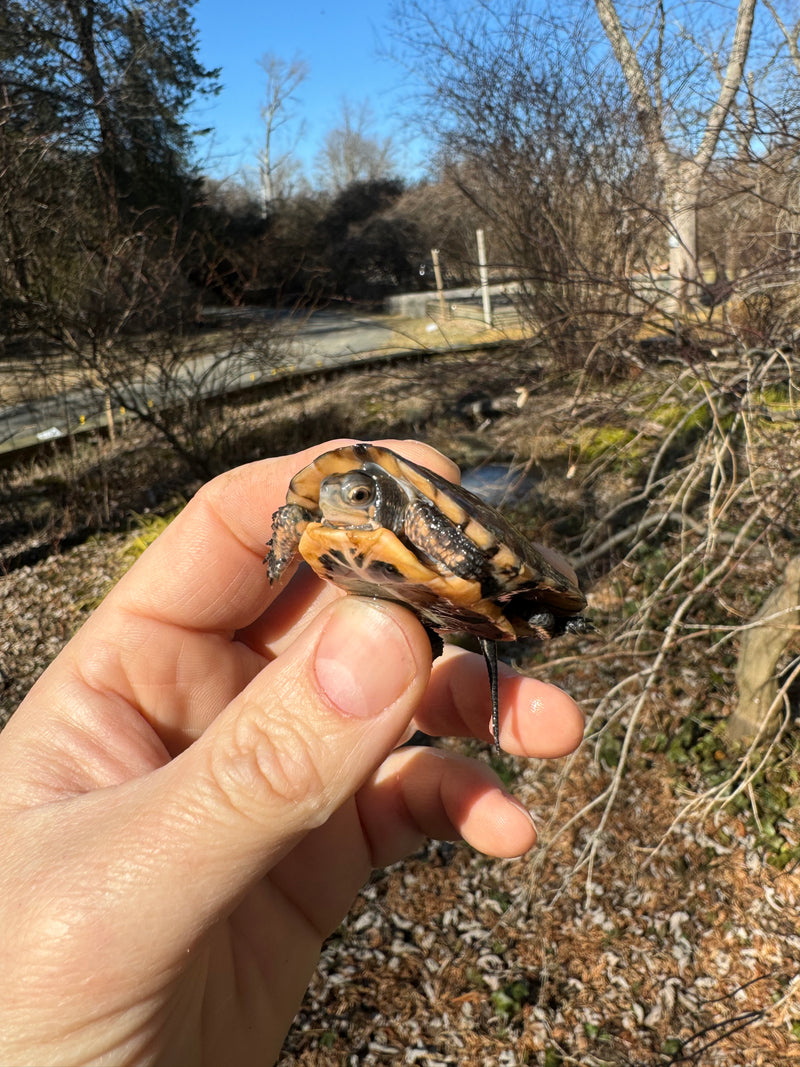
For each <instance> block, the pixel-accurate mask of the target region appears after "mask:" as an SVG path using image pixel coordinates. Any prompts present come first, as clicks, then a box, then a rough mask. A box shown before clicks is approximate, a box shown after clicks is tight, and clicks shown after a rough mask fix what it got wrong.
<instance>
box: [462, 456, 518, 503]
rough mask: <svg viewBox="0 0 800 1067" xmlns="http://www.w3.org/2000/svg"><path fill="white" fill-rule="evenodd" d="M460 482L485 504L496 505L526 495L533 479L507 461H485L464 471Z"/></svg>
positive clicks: (510, 501) (511, 501)
mask: <svg viewBox="0 0 800 1067" xmlns="http://www.w3.org/2000/svg"><path fill="white" fill-rule="evenodd" d="M461 484H462V485H463V486H464V488H465V489H469V491H470V492H471V493H475V494H476V496H479V497H480V498H481V500H484V501H486V503H487V504H492V505H493V506H494V507H497V506H498V505H500V504H511V503H513V502H514V501H516V500H521V499H522V498H523V497H525V496H527V495H528V493H530V491H531V490H532V489H533V487H534V480H533V478H531V476H530V475H529V474H526V473H525V471H524V470H520V469H519V468H518V467H516V468H515V467H510V466H509V465H508V464H507V463H487V464H486V465H485V466H483V467H473V468H472V469H471V470H468V471H464V473H463V475H462V476H461Z"/></svg>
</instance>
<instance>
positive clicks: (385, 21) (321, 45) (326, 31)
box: [192, 0, 420, 177]
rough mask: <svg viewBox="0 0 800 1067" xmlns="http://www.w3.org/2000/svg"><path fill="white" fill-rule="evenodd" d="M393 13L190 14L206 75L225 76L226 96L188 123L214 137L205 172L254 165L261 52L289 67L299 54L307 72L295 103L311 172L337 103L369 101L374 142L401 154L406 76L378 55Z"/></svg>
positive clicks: (377, 9)
mask: <svg viewBox="0 0 800 1067" xmlns="http://www.w3.org/2000/svg"><path fill="white" fill-rule="evenodd" d="M390 6H391V0H370V2H367V0H349V2H348V0H294V2H289V3H285V4H283V3H280V2H277V0H262V2H260V3H257V2H255V0H198V2H197V3H196V4H195V5H194V7H193V8H192V13H193V15H194V19H195V24H196V26H197V29H198V32H199V37H200V48H199V59H200V62H201V63H203V64H204V65H205V66H207V67H211V68H215V67H222V72H221V75H220V81H221V82H222V85H223V87H224V88H223V90H222V93H221V94H220V95H219V96H218V97H216V98H214V99H212V100H210V101H204V102H203V104H202V110H201V111H200V112H199V113H197V114H196V115H195V116H194V117H195V119H196V121H197V123H198V125H202V126H212V127H214V130H215V133H214V135H213V138H212V141H211V145H210V146H208V147H206V148H204V149H203V152H204V153H207V152H208V151H209V149H210V153H211V154H210V159H209V163H208V165H207V166H206V168H205V169H206V170H207V171H210V172H211V173H213V174H214V175H215V176H217V177H221V176H223V175H228V174H233V173H235V172H236V171H238V170H240V169H241V168H242V167H249V166H254V165H255V156H256V152H257V150H258V147H259V145H260V138H261V132H262V130H263V126H262V124H261V120H260V118H259V108H260V104H261V100H262V98H263V95H264V87H265V83H266V79H265V75H264V72H263V71H262V69H261V68H260V67H259V66H258V60H259V59H260V58H261V57H262V56H263V55H264V53H265V52H271V53H273V54H275V55H277V56H279V57H281V58H282V59H286V60H291V59H293V58H294V57H295V55H299V56H301V57H302V58H303V59H304V60H305V61H306V62H307V64H308V66H309V68H310V73H309V76H308V78H307V79H306V80H305V81H304V82H303V84H302V85H301V86H300V88H299V89H298V91H297V94H296V95H297V100H298V105H297V112H298V117H302V118H303V119H304V120H305V135H304V137H303V140H302V142H301V143H300V144H299V145H298V148H297V152H298V155H299V156H300V157H301V158H302V159H303V161H304V162H305V163H306V165H307V166H308V167H310V166H312V165H313V159H314V157H315V156H316V154H317V152H318V150H319V148H320V146H321V144H322V140H323V138H324V136H325V134H326V133H327V131H328V130H330V129H332V128H333V127H335V126H336V125H337V124H338V121H339V118H340V116H341V113H342V112H341V101H342V98H343V97H347V99H348V100H349V101H350V102H351V103H352V104H354V105H356V106H358V105H360V104H361V102H362V101H363V100H364V99H368V100H369V103H370V107H371V109H372V112H373V114H374V116H375V120H376V122H375V128H374V133H375V134H376V135H386V134H393V135H394V136H395V138H396V140H397V142H398V144H399V145H400V146H401V147H403V140H404V135H403V134H401V133H399V132H398V131H399V130H400V129H401V126H400V124H399V120H398V110H399V108H400V106H401V102H402V98H403V95H404V94H403V89H402V82H403V72H402V70H401V69H400V67H399V66H397V65H396V64H395V63H394V62H393V61H392V60H390V59H388V58H381V57H380V55H379V51H380V45H381V41H383V42H384V44H388V35H387V32H386V31H387V26H388V25H389V22H390V16H389V11H390ZM405 137H406V138H407V134H406V135H405ZM419 153H420V149H419V148H417V157H418V156H419ZM410 156H411V158H408V159H405V160H403V164H404V166H403V172H404V173H405V174H409V173H412V172H413V171H414V170H416V169H417V168H418V165H419V159H418V158H414V155H413V151H412V152H411V153H410Z"/></svg>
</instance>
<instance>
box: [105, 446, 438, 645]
mask: <svg viewBox="0 0 800 1067" xmlns="http://www.w3.org/2000/svg"><path fill="white" fill-rule="evenodd" d="M353 443H354V441H353V440H352V439H350V440H345V439H342V440H337V441H328V442H326V443H325V444H322V445H316V446H314V447H313V448H307V449H305V450H303V451H302V452H298V453H296V454H294V455H289V456H280V457H278V458H275V459H268V460H258V461H256V462H255V463H250V464H247V465H245V466H243V467H238V468H236V469H235V470H233V471H229V472H228V473H226V474H223V475H220V477H218V478H215V479H214V480H213V481H211V482H209V483H207V485H205V486H203V488H202V489H201V490H200V491H199V492H198V493H197V495H196V496H195V497H194V498H193V499H192V500H191V502H190V503H189V504H188V505H187V506H186V508H185V509H184V510H183V512H182V513H181V514H180V515H179V516H178V518H177V519H176V520H175V521H174V522H173V523H172V524H171V525H170V526H169V527H168V528H167V529H166V530H165V531H164V533H163V534H162V535H161V536H160V537H159V538H158V539H157V540H156V541H155V542H154V544H153V545H151V546H150V548H148V550H147V552H146V553H145V554H144V555H143V556H142V558H141V559H140V560H139V561H138V563H137V564H136V567H135V568H134V569H133V570H132V571H131V572H130V573H129V574H128V575H127V576H126V577H125V579H123V581H122V582H121V583H120V584H119V586H118V587H117V589H116V590H115V591H114V594H112V596H111V597H109V602H110V604H109V606H124V607H125V608H126V609H127V610H129V611H133V612H135V613H136V614H139V615H144V616H146V617H149V618H152V619H155V620H158V621H160V622H166V623H169V624H172V625H176V626H181V627H186V628H187V629H192V630H206V631H214V632H228V633H233V632H235V631H236V630H241V629H243V628H245V627H247V626H249V625H250V624H251V623H253V621H254V620H255V619H257V618H258V617H259V616H260V615H261V613H262V612H263V611H264V610H265V609H266V608H267V607H268V606H269V604H270V603H271V602H272V601H273V600H274V599H275V597H276V596H277V594H278V591H279V589H278V588H274V589H273V588H271V587H270V586H269V583H268V582H267V579H266V573H265V570H264V567H263V565H262V561H263V558H264V552H265V544H266V541H267V540H268V537H269V533H270V521H271V519H272V515H273V513H274V512H275V511H276V510H277V509H278V508H279V507H281V505H283V504H284V503H285V502H286V491H287V488H288V485H289V482H290V481H291V479H292V478H293V477H294V475H295V474H296V473H297V472H298V471H299V470H301V469H302V468H303V467H305V466H306V465H307V464H309V463H311V462H312V460H313V459H314V458H315V457H316V456H319V455H321V454H322V453H323V452H327V451H329V450H330V449H332V448H339V447H341V446H342V445H347V444H353ZM378 443H380V444H382V445H385V446H386V447H387V448H392V449H394V450H395V451H397V452H401V453H402V454H403V455H404V456H407V457H408V458H409V459H411V460H414V461H415V462H418V463H421V464H423V465H424V466H426V467H430V468H431V469H432V470H435V471H436V472H437V473H439V474H442V475H443V476H444V477H446V478H449V479H451V480H457V479H458V477H459V472H458V468H457V467H456V465H455V464H454V463H452V462H451V461H450V460H448V459H447V458H446V457H445V456H442V455H441V454H440V453H439V452H437V451H435V449H433V448H430V447H429V446H428V445H424V444H421V443H420V442H418V441H391V440H390V441H381V442H378Z"/></svg>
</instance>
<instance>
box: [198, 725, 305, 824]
mask: <svg viewBox="0 0 800 1067" xmlns="http://www.w3.org/2000/svg"><path fill="white" fill-rule="evenodd" d="M321 753H322V746H321V744H319V742H318V739H317V738H316V737H315V735H314V734H313V732H312V731H310V730H308V729H305V728H304V729H303V730H302V731H301V730H299V729H298V728H297V719H296V716H294V715H290V714H288V713H284V714H280V713H274V714H270V715H266V714H265V712H264V709H263V706H260V705H258V706H254V705H249V706H248V705H245V706H244V707H243V709H242V711H241V713H240V714H239V715H238V716H237V719H236V722H235V724H234V728H233V731H232V733H231V735H230V738H229V743H228V744H225V745H223V746H215V747H214V748H213V749H212V753H211V768H210V769H211V775H212V778H213V780H214V782H215V785H216V787H217V788H218V789H219V790H220V792H221V793H222V794H223V795H224V796H225V797H226V798H227V801H228V803H229V804H230V805H231V807H233V808H234V809H236V810H237V811H239V812H240V813H241V814H244V815H246V816H247V817H248V818H250V819H254V820H256V821H259V822H260V821H262V820H263V819H264V818H265V817H271V816H273V815H274V813H275V809H276V808H280V809H282V810H284V809H286V808H287V807H302V808H303V809H304V811H305V812H306V815H307V814H308V809H311V810H312V811H313V809H314V807H316V806H321V805H322V804H323V803H324V799H325V797H324V792H325V779H324V777H323V775H322V773H321V766H320V765H321Z"/></svg>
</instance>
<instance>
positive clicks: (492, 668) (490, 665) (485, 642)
mask: <svg viewBox="0 0 800 1067" xmlns="http://www.w3.org/2000/svg"><path fill="white" fill-rule="evenodd" d="M478 641H479V643H480V646H481V652H483V658H484V659H485V660H486V668H487V670H488V671H489V691H490V693H491V695H492V737H493V738H494V750H495V752H496V753H497V754H498V756H499V755H500V752H501V749H500V694H499V685H498V679H497V642H496V641H490V640H489V639H488V638H487V637H479V638H478Z"/></svg>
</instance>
